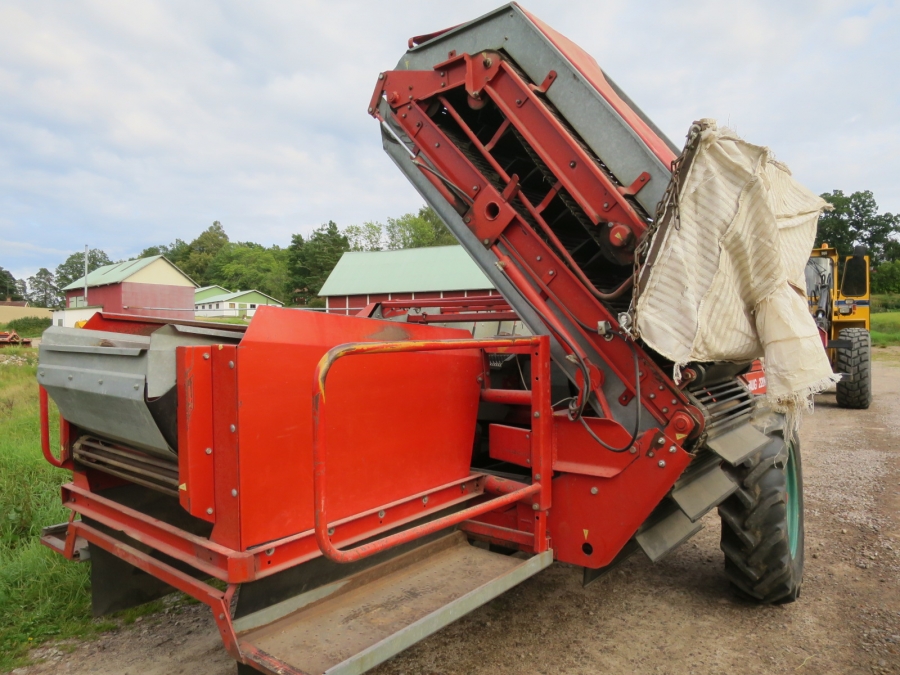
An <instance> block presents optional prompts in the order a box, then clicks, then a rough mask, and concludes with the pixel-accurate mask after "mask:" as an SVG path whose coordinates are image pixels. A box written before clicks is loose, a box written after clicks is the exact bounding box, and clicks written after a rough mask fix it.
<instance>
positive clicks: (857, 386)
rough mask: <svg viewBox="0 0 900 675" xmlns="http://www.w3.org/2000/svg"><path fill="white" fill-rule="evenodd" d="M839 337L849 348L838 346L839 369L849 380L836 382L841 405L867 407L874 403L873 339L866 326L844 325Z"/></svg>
mask: <svg viewBox="0 0 900 675" xmlns="http://www.w3.org/2000/svg"><path fill="white" fill-rule="evenodd" d="M839 339H841V340H847V341H849V342H850V344H851V346H850V349H837V350H836V351H837V364H836V365H837V371H838V372H839V373H847V374H849V375H850V376H851V379H850V380H847V381H844V380H842V381H840V382H838V383H837V404H838V406H840V407H841V408H855V409H858V410H864V409H866V408H868V407H869V406H870V405H871V404H872V339H871V336H870V335H869V331H867V330H866V329H865V328H845V329H844V330H842V331H841V332H840V334H839Z"/></svg>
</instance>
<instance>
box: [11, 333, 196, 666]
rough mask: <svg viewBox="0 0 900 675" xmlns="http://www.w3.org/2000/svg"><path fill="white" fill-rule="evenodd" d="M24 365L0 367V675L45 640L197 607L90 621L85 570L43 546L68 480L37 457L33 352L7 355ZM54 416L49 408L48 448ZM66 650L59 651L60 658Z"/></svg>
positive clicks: (146, 609) (181, 600)
mask: <svg viewBox="0 0 900 675" xmlns="http://www.w3.org/2000/svg"><path fill="white" fill-rule="evenodd" d="M0 354H14V355H17V356H24V357H25V358H26V359H27V360H28V365H24V366H18V365H7V364H0V673H5V672H7V671H9V670H11V669H13V668H18V667H20V666H24V665H27V664H28V663H29V658H28V650H29V649H31V648H33V647H36V646H38V645H40V644H41V643H43V642H46V641H48V640H53V641H59V640H67V639H72V638H78V639H85V638H89V637H91V636H94V635H96V634H98V633H101V632H104V631H108V630H112V629H115V628H118V627H121V626H127V625H129V624H132V623H134V621H135V620H136V619H137V618H138V617H143V616H147V615H149V614H155V613H157V612H159V611H160V610H162V609H164V608H165V609H166V611H167V612H168V613H176V614H177V613H180V612H181V611H182V610H181V607H183V606H185V605H188V604H192V603H194V602H195V601H193V600H191V599H190V598H188V597H187V596H185V595H183V594H181V593H177V594H175V595H172V596H167V597H166V598H164V599H162V600H158V601H154V602H149V603H146V604H144V605H140V606H138V607H133V608H131V609H127V610H124V611H122V612H118V613H116V614H114V615H112V616H110V617H106V618H104V619H92V618H91V595H90V563H75V562H71V561H68V560H66V559H65V558H63V557H62V556H61V555H59V554H58V553H55V552H53V551H51V550H50V549H48V548H46V547H45V546H42V545H41V543H40V534H41V528H42V527H46V526H47V525H55V524H56V523H61V522H63V521H65V520H67V518H68V515H69V512H68V510H67V509H64V508H63V506H62V503H61V501H60V495H59V486H60V485H62V484H63V483H65V482H67V481H69V480H70V479H71V474H70V473H69V472H67V471H63V470H61V469H55V468H53V467H52V466H50V465H49V464H48V463H47V462H46V461H44V457H43V455H42V454H41V445H40V417H39V412H38V388H37V381H36V370H37V368H36V364H37V349H32V348H24V347H11V348H7V349H3V350H0ZM58 419H59V414H58V412H57V411H56V407H55V406H54V405H53V403H52V402H51V404H50V420H51V432H50V438H51V441H53V440H55V439H57V438H58V437H59V436H58V426H59V425H58ZM66 647H67V645H66V644H62V645H60V646H59V648H60V649H63V650H65V649H66Z"/></svg>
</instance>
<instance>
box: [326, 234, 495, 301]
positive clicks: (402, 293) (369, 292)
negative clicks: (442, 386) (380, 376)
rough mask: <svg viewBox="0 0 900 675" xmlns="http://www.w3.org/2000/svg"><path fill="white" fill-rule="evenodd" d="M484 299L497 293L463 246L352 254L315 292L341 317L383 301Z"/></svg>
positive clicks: (352, 252) (349, 254)
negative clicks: (317, 291) (470, 297)
mask: <svg viewBox="0 0 900 675" xmlns="http://www.w3.org/2000/svg"><path fill="white" fill-rule="evenodd" d="M482 295H498V293H497V291H495V290H494V285H493V284H492V283H491V281H490V279H488V278H487V277H486V276H485V275H484V272H482V271H481V269H480V268H479V267H478V266H477V265H476V264H475V263H474V262H473V261H472V259H471V258H470V257H469V254H468V253H466V251H465V250H464V249H463V248H462V246H430V247H427V248H409V249H402V250H399V251H350V252H349V253H345V254H344V255H343V256H341V259H340V261H338V264H337V266H335V268H334V270H332V272H331V274H330V275H329V276H328V279H327V280H326V281H325V284H324V285H323V286H322V290H321V291H319V296H320V297H324V298H325V307H326V309H327V311H328V312H329V313H339V314H356V313H357V312H359V310H361V309H364V308H365V307H366V305H368V304H370V303H373V302H384V301H387V300H419V299H422V298H464V297H468V296H482Z"/></svg>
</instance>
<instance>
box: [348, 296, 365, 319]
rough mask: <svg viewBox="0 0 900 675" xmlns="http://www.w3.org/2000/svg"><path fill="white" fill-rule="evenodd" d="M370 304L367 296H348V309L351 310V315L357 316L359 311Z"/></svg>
mask: <svg viewBox="0 0 900 675" xmlns="http://www.w3.org/2000/svg"><path fill="white" fill-rule="evenodd" d="M368 304H369V301H368V296H366V295H348V296H347V309H348V310H349V313H350V314H356V313H357V312H358V311H359V310H361V309H363V308H364V307H365V306H366V305H368Z"/></svg>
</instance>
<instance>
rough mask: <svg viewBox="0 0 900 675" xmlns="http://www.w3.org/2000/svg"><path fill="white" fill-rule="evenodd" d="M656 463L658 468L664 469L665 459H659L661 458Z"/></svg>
mask: <svg viewBox="0 0 900 675" xmlns="http://www.w3.org/2000/svg"><path fill="white" fill-rule="evenodd" d="M658 463H659V468H660V469H665V468H666V460H664V459H661V460H659V462H658Z"/></svg>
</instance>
